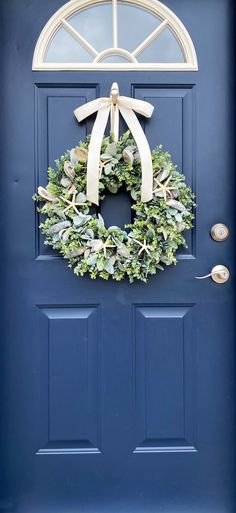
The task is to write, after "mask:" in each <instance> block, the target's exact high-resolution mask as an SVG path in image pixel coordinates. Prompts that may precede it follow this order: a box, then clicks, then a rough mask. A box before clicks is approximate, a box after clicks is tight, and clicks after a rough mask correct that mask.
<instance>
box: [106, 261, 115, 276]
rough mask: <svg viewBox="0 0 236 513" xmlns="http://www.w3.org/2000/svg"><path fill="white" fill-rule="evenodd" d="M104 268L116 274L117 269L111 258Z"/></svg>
mask: <svg viewBox="0 0 236 513" xmlns="http://www.w3.org/2000/svg"><path fill="white" fill-rule="evenodd" d="M104 268H105V271H107V272H108V273H109V274H114V271H115V269H114V266H113V264H112V263H111V261H110V260H107V261H106V263H105V267H104Z"/></svg>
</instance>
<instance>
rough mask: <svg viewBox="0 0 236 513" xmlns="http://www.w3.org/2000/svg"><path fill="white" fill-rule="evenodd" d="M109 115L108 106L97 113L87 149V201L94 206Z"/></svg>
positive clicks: (96, 198) (96, 200) (97, 202)
mask: <svg viewBox="0 0 236 513" xmlns="http://www.w3.org/2000/svg"><path fill="white" fill-rule="evenodd" d="M109 114H110V105H107V106H106V107H103V108H102V109H100V110H99V111H98V113H97V117H96V120H95V123H94V125H93V130H92V133H91V139H90V144H89V148H88V162H87V199H88V201H91V202H92V203H95V205H98V204H99V163H100V152H101V146H102V140H103V136H104V132H105V128H106V125H107V122H108V118H109Z"/></svg>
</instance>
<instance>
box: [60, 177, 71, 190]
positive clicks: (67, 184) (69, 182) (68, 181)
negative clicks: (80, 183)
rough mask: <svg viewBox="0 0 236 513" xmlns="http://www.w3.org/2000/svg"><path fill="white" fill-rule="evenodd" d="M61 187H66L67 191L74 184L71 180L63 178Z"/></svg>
mask: <svg viewBox="0 0 236 513" xmlns="http://www.w3.org/2000/svg"><path fill="white" fill-rule="evenodd" d="M61 185H62V187H65V189H67V187H70V185H72V182H71V180H70V179H69V178H62V179H61Z"/></svg>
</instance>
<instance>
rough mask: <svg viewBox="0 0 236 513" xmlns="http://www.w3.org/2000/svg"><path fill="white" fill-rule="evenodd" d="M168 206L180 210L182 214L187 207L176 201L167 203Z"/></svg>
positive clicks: (171, 200)
mask: <svg viewBox="0 0 236 513" xmlns="http://www.w3.org/2000/svg"><path fill="white" fill-rule="evenodd" d="M166 204H167V205H169V207H171V208H176V210H179V211H180V212H183V211H184V210H186V209H185V206H184V205H183V203H180V201H176V200H174V199H170V200H168V201H167V202H166Z"/></svg>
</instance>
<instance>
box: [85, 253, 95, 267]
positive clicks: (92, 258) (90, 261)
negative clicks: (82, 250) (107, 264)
mask: <svg viewBox="0 0 236 513" xmlns="http://www.w3.org/2000/svg"><path fill="white" fill-rule="evenodd" d="M96 262H97V255H96V254H95V255H90V256H89V257H88V258H87V264H88V265H95V264H96Z"/></svg>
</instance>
